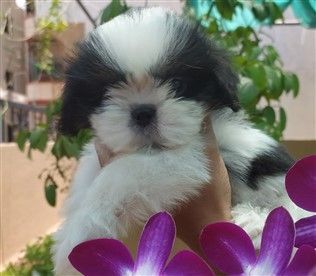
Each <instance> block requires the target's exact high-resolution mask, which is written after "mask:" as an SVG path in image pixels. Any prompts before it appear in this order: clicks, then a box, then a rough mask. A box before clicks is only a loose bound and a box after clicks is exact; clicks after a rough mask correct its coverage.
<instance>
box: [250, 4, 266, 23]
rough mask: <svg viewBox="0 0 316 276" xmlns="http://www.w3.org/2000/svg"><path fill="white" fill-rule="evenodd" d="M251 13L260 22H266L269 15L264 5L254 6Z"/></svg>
mask: <svg viewBox="0 0 316 276" xmlns="http://www.w3.org/2000/svg"><path fill="white" fill-rule="evenodd" d="M251 11H252V13H253V14H254V16H255V17H256V18H257V19H258V20H259V21H263V20H265V19H266V17H267V15H268V13H267V11H266V9H265V7H264V6H263V5H262V4H254V5H253V7H252V9H251Z"/></svg>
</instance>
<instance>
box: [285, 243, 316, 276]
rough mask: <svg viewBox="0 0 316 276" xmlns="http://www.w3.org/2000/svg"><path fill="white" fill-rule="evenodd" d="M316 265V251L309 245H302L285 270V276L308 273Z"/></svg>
mask: <svg viewBox="0 0 316 276" xmlns="http://www.w3.org/2000/svg"><path fill="white" fill-rule="evenodd" d="M315 267H316V251H315V250H314V248H313V247H311V246H309V245H303V246H301V247H300V248H299V249H298V250H297V252H296V254H295V256H294V258H293V260H292V261H291V263H290V265H289V266H288V267H287V268H286V269H285V270H284V271H283V273H282V275H284V276H297V275H308V274H309V273H310V272H311V271H312V269H313V268H315Z"/></svg>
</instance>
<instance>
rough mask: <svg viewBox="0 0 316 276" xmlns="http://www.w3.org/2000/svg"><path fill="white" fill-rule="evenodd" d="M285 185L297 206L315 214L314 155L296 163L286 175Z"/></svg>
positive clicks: (315, 168) (315, 171)
mask: <svg viewBox="0 0 316 276" xmlns="http://www.w3.org/2000/svg"><path fill="white" fill-rule="evenodd" d="M285 185H286V190H287V193H288V195H289V197H290V198H291V199H292V201H293V202H294V203H295V204H296V205H297V206H299V207H301V208H303V209H305V210H307V211H313V212H316V200H315V198H316V155H312V156H308V157H305V158H303V159H301V160H299V161H298V162H296V163H295V164H294V166H293V167H292V168H290V170H289V171H288V173H287V174H286V178H285Z"/></svg>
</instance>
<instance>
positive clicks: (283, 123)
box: [279, 107, 286, 132]
mask: <svg viewBox="0 0 316 276" xmlns="http://www.w3.org/2000/svg"><path fill="white" fill-rule="evenodd" d="M279 112H280V114H279V115H280V130H281V132H282V131H283V130H285V127H286V113H285V110H284V108H283V107H280V110H279Z"/></svg>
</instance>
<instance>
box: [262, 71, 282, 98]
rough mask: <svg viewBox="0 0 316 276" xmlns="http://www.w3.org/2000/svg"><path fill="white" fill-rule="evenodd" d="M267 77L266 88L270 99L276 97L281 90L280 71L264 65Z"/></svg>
mask: <svg viewBox="0 0 316 276" xmlns="http://www.w3.org/2000/svg"><path fill="white" fill-rule="evenodd" d="M264 70H265V73H266V77H267V88H268V90H269V91H270V92H271V98H272V99H278V98H279V97H280V96H281V94H282V92H283V82H282V73H281V71H280V70H279V69H278V68H276V67H270V66H264Z"/></svg>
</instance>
